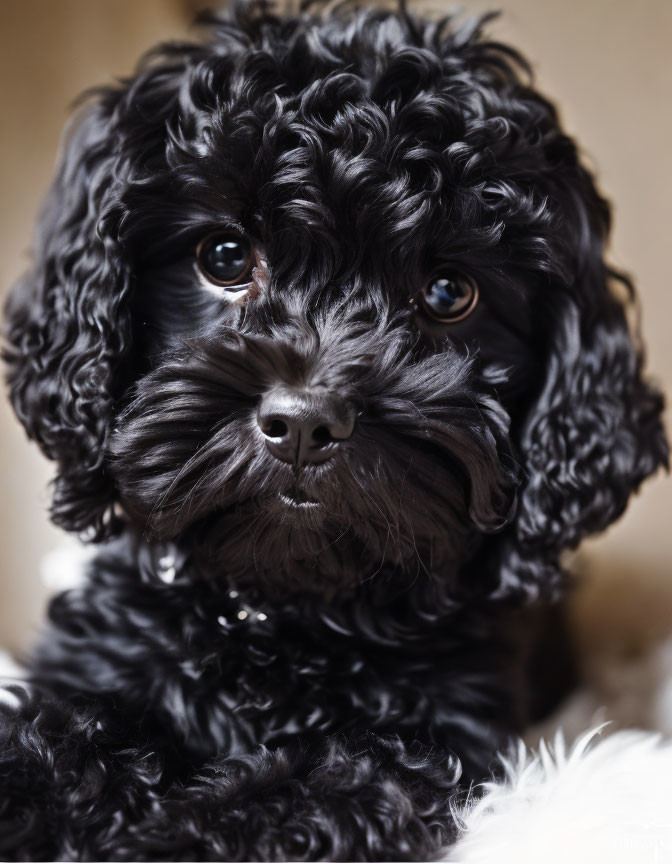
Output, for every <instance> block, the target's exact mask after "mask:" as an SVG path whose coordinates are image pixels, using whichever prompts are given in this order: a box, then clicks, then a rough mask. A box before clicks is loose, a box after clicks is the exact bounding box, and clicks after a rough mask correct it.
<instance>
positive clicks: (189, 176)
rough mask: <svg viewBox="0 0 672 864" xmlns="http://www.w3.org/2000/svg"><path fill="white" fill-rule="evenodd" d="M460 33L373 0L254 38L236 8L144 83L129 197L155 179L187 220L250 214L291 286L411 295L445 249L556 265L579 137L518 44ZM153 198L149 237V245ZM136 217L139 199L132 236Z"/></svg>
mask: <svg viewBox="0 0 672 864" xmlns="http://www.w3.org/2000/svg"><path fill="white" fill-rule="evenodd" d="M444 31H445V27H444V28H443V29H442V27H441V26H440V25H438V24H436V25H426V26H425V29H424V31H422V32H420V31H418V32H416V33H413V32H411V31H409V30H408V29H407V28H404V27H403V26H402V25H401V23H400V22H399V20H398V19H396V18H390V17H385V16H379V15H377V14H375V13H362V14H360V15H358V16H355V17H354V18H353V19H352V20H351V22H350V23H349V24H348V25H347V26H346V27H343V26H341V24H340V23H338V22H337V21H335V20H333V19H330V18H327V19H325V20H323V21H320V20H319V19H317V20H316V19H306V20H305V21H304V22H303V23H302V22H301V20H299V22H298V23H296V25H295V26H294V27H293V28H288V29H287V31H286V32H284V31H283V30H282V29H280V30H273V29H268V30H262V31H261V34H257V38H256V40H255V41H254V42H252V41H251V38H250V36H249V34H247V35H246V34H245V33H244V32H243V31H241V30H238V29H236V28H232V27H231V26H229V25H226V24H225V23H223V22H220V23H219V25H218V26H216V27H215V28H214V31H213V38H212V41H211V42H210V43H209V44H208V45H206V46H198V47H193V46H192V47H191V48H189V49H185V52H184V55H183V56H182V58H181V59H182V63H183V64H184V65H183V66H180V67H179V69H178V72H174V71H173V73H172V74H170V67H169V68H168V70H167V72H166V74H165V75H159V76H156V73H155V72H154V77H153V78H151V79H150V80H147V81H146V82H145V86H144V87H142V86H140V85H139V84H136V86H134V87H133V88H132V89H131V90H130V91H129V94H128V96H127V97H126V98H127V99H128V100H130V99H132V100H133V103H134V109H135V110H134V112H133V115H132V117H133V123H134V124H137V123H138V117H140V118H145V130H144V136H143V137H144V138H145V141H146V146H144V147H139V146H138V137H139V135H138V131H137V130H134V134H131V135H124V134H123V127H122V137H121V141H120V144H121V147H122V150H125V151H126V153H127V156H128V159H129V161H130V162H131V163H132V164H133V165H135V166H136V171H137V174H138V181H139V182H141V183H142V184H143V185H142V188H138V185H136V184H133V185H131V187H130V188H128V189H127V190H126V194H127V195H129V196H130V199H128V200H131V201H132V202H133V205H134V206H135V202H136V196H138V195H139V196H141V197H142V196H148V197H150V198H151V195H152V191H153V189H155V190H156V192H157V197H158V203H159V205H160V208H159V210H160V212H157V214H156V218H157V220H159V221H162V222H163V224H164V225H165V220H166V217H167V215H170V216H171V218H173V219H174V221H175V222H176V223H177V225H178V227H179V228H181V229H182V228H184V227H185V222H187V220H188V219H193V220H197V219H199V218H200V219H202V220H203V221H204V222H205V223H206V224H215V225H216V224H221V222H222V220H223V219H224V218H233V219H235V220H236V221H237V222H242V223H243V225H244V226H245V227H246V228H247V229H248V230H249V231H250V232H251V233H252V234H253V235H255V234H256V235H257V236H259V238H260V239H261V240H262V241H263V242H264V243H265V245H266V246H267V247H268V250H267V251H268V254H269V258H270V260H271V263H272V264H273V268H274V275H275V277H276V279H277V281H278V282H280V283H282V284H283V286H284V287H285V288H286V287H287V286H288V284H292V285H295V286H302V287H305V286H306V285H309V286H310V287H318V288H319V289H322V288H323V287H324V285H325V283H330V282H334V281H337V282H338V281H342V282H345V283H346V284H347V285H348V286H349V287H352V282H353V279H356V281H357V282H358V283H360V284H361V283H364V284H366V285H368V286H374V288H375V287H378V286H379V285H380V283H381V280H384V285H385V291H386V293H387V294H388V296H391V297H392V296H396V297H397V298H398V299H405V298H408V296H409V292H411V293H412V292H413V291H414V290H417V287H418V284H419V283H420V284H421V283H422V280H423V279H426V278H427V276H428V275H429V274H428V270H430V272H431V270H432V269H433V268H436V267H437V266H439V265H440V264H442V263H444V262H445V261H450V262H452V263H457V264H460V263H461V264H464V265H465V266H467V267H470V268H472V269H477V270H478V272H479V273H483V272H485V273H492V272H494V271H495V270H496V269H500V270H502V268H503V266H504V265H505V264H508V265H509V266H508V272H506V273H505V274H504V275H505V276H506V277H509V278H510V275H511V271H512V270H513V268H512V267H511V262H512V260H515V266H516V267H518V268H522V269H525V268H527V269H528V270H536V269H538V268H541V269H543V263H542V259H543V257H544V256H543V253H544V252H548V251H549V249H551V247H552V244H553V230H552V223H553V218H552V217H553V213H552V210H553V204H552V198H553V193H554V191H557V183H558V182H561V181H560V178H558V177H556V175H555V173H554V170H553V168H554V162H555V161H556V160H557V159H558V158H559V156H560V151H561V149H562V148H563V147H566V146H571V145H568V141H567V139H565V138H564V136H562V135H559V133H558V130H557V128H556V126H555V115H554V112H553V111H552V109H550V107H549V106H548V105H547V104H546V103H544V102H543V100H540V99H538V97H536V95H535V94H533V93H532V91H530V90H529V89H528V88H527V87H526V86H525V85H524V84H523V83H521V80H520V78H519V74H520V73H521V72H523V73H524V67H523V66H522V64H521V65H519V66H517V65H516V60H515V57H513V55H512V52H510V51H509V50H508V49H503V48H501V47H500V46H497V45H495V44H492V43H481V42H479V41H478V39H476V38H475V28H474V25H473V24H472V25H471V26H470V27H466V28H464V29H463V30H462V31H460V30H458V31H457V32H456V33H455V34H453V35H450V34H449V33H448V32H447V31H445V32H444ZM512 57H513V59H512ZM145 74H146V75H150V74H152V69H151V67H150V69H149V70H148V71H147V73H145ZM140 125H142V120H141V121H140ZM159 126H160V127H161V132H162V133H163V134H161V135H160V136H159V135H157V134H156V133H157V132H158V129H159ZM164 130H167V131H168V133H169V134H168V135H167V136H166V135H165V132H164ZM160 142H163V146H164V147H165V153H164V154H163V156H162V158H159V157H160V156H161V154H159V153H157V152H156V150H155V149H154V148H156V147H157V145H159V146H160ZM150 147H151V148H152V149H151V150H150ZM150 158H151V162H148V160H149V159H150ZM157 162H158V163H159V164H160V163H163V165H164V166H165V170H167V172H168V173H169V176H170V188H169V189H167V188H166V185H165V184H161V185H160V184H159V182H158V181H159V176H160V174H159V176H157V171H156V168H157V167H158V166H157ZM148 164H151V170H152V177H151V178H150V177H147V176H146V167H147V165H148ZM152 180H153V182H152ZM171 194H172V195H174V196H175V200H174V202H173V208H174V209H173V211H172V212H167V208H169V205H170V195H171ZM167 199H168V200H167ZM148 207H149V202H146V203H145V205H144V206H143V207H142V217H141V218H142V228H143V229H144V230H143V231H142V232H141V237H140V238H135V239H136V240H137V242H138V244H139V245H140V246H143V248H144V241H145V237H146V231H147V230H148V229H149V228H150V227H151V213H148ZM135 209H137V207H136V208H135ZM185 210H186V211H187V212H185ZM133 224H134V222H133V215H132V214H130V216H129V217H128V219H127V221H126V223H125V227H126V230H127V231H128V232H129V233H131V234H132V226H133ZM557 257H558V258H559V260H558V262H557V267H558V269H559V271H560V272H557V273H555V274H554V275H555V276H556V277H558V278H560V279H562V278H563V276H564V275H565V274H563V272H562V269H563V266H566V262H563V261H562V259H561V256H557Z"/></svg>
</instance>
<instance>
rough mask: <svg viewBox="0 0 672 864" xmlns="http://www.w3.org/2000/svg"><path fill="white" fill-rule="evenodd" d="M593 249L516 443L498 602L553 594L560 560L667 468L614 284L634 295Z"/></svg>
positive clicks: (562, 308) (657, 405)
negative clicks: (513, 502)
mask: <svg viewBox="0 0 672 864" xmlns="http://www.w3.org/2000/svg"><path fill="white" fill-rule="evenodd" d="M605 227H608V223H607V224H606V225H605ZM592 246H593V251H592V253H591V254H592V255H593V260H592V261H591V262H589V265H588V266H587V267H586V268H585V270H584V273H583V276H582V278H581V279H579V280H578V283H577V284H576V285H575V286H573V289H574V290H573V292H572V293H573V294H574V296H571V295H570V294H567V295H564V296H561V297H560V298H559V304H558V306H557V307H556V309H555V315H556V323H555V327H554V328H553V329H551V331H550V332H551V333H552V338H551V340H550V346H551V347H550V351H549V354H548V359H547V368H546V377H545V382H544V384H543V388H542V390H541V393H540V394H539V396H538V397H537V399H536V400H535V403H534V406H533V408H532V410H531V411H530V413H529V415H528V417H527V419H526V422H525V423H524V425H523V428H522V431H521V434H520V442H519V447H520V453H521V454H522V460H523V470H524V476H525V481H524V487H523V488H522V491H521V493H520V500H519V508H518V513H517V517H516V520H515V522H514V524H513V525H512V530H511V531H510V532H507V534H506V535H505V538H504V550H505V552H504V555H503V560H500V562H499V578H500V587H499V589H498V591H497V593H499V594H504V595H508V594H509V593H511V592H512V591H513V593H514V594H516V593H520V592H521V591H522V592H523V593H527V594H529V595H531V596H533V597H535V596H537V595H539V594H540V593H545V594H547V593H551V594H552V593H553V592H554V591H555V590H556V589H557V588H558V587H559V586H560V584H561V583H562V581H563V578H562V577H563V574H562V569H561V566H560V560H559V559H560V555H561V553H562V552H563V550H566V549H573V548H575V547H576V546H577V545H578V544H579V542H580V541H581V540H582V539H583V538H584V537H586V536H587V535H589V534H594V533H597V532H599V531H602V530H604V529H605V528H606V527H607V526H608V525H610V524H611V523H612V522H613V521H615V520H616V519H617V518H618V517H619V516H620V515H621V514H622V513H623V511H624V510H625V508H626V505H627V503H628V499H629V498H630V495H631V494H632V493H633V492H635V491H636V490H637V489H638V487H639V485H640V484H641V483H642V481H643V480H644V479H646V478H647V477H648V476H649V475H651V474H653V473H654V472H655V471H656V470H657V469H658V468H660V467H661V466H665V467H666V468H667V467H668V444H667V440H666V437H665V432H664V429H663V425H662V422H661V415H662V411H663V408H664V400H663V397H662V395H661V393H660V392H659V391H658V390H657V389H656V388H655V386H653V385H652V384H651V383H650V382H648V381H647V380H646V379H645V378H644V376H643V366H644V356H643V351H642V348H641V346H640V343H639V336H638V333H637V331H636V330H635V331H634V332H631V331H630V328H629V326H628V321H627V317H626V306H625V305H624V304H623V303H621V302H620V301H618V300H617V299H616V298H615V297H614V296H613V295H612V293H611V292H610V289H609V285H608V283H609V281H610V280H612V281H613V280H617V281H619V282H621V283H622V284H623V285H624V286H625V287H626V288H627V289H628V292H629V295H630V300H631V301H633V302H634V299H635V293H634V287H633V286H632V284H631V282H630V281H629V279H628V278H627V277H625V276H623V275H622V274H619V273H616V272H615V271H612V270H609V269H608V268H606V267H604V265H603V263H602V244H601V242H598V241H596V240H595V237H593V243H592ZM596 274H599V276H600V281H599V282H598V283H597V284H595V283H593V282H592V280H593V278H594V277H595V275H596ZM581 307H583V308H581ZM591 307H592V308H591Z"/></svg>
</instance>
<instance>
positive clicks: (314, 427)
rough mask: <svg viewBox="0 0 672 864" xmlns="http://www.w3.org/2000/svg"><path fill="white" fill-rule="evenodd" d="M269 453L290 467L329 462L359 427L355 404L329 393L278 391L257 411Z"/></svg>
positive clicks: (264, 400)
mask: <svg viewBox="0 0 672 864" xmlns="http://www.w3.org/2000/svg"><path fill="white" fill-rule="evenodd" d="M257 424H258V426H259V428H260V429H261V432H262V434H263V436H264V439H265V443H266V447H267V448H268V451H269V453H271V454H272V455H273V456H275V458H276V459H279V460H280V461H281V462H286V463H288V464H289V465H303V464H305V463H310V462H312V463H315V462H325V461H326V460H327V459H329V458H331V456H333V455H334V453H335V451H336V450H337V448H338V446H339V444H340V443H341V442H342V441H347V439H348V438H350V436H351V435H352V431H353V429H354V427H355V411H354V408H353V406H352V405H351V404H349V403H348V402H346V401H344V400H342V399H340V398H339V397H338V396H336V395H334V394H332V393H329V392H325V393H320V394H317V393H314V392H304V391H300V390H285V389H283V390H274V391H272V392H271V393H267V394H266V395H265V396H264V397H263V399H262V401H261V403H260V405H259V409H258V411H257Z"/></svg>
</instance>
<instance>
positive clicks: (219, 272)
mask: <svg viewBox="0 0 672 864" xmlns="http://www.w3.org/2000/svg"><path fill="white" fill-rule="evenodd" d="M253 260H254V254H253V251H252V245H251V243H250V241H249V240H248V239H247V238H246V237H243V236H241V235H240V234H235V233H233V232H232V231H217V232H216V233H214V234H209V235H208V236H207V237H205V238H204V239H203V240H201V242H200V243H199V244H198V246H197V247H196V261H197V263H198V267H199V270H200V271H201V273H202V274H203V276H205V278H206V279H207V280H208V282H212V283H213V285H222V286H233V285H241V284H243V282H244V281H245V280H246V279H247V277H248V276H249V275H250V271H251V270H252V264H253Z"/></svg>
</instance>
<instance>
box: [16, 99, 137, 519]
mask: <svg viewBox="0 0 672 864" xmlns="http://www.w3.org/2000/svg"><path fill="white" fill-rule="evenodd" d="M109 93H111V91H109ZM109 93H108V95H109ZM108 101H109V100H108ZM111 111H112V105H108V106H107V107H106V106H105V103H104V100H103V99H100V100H99V101H97V102H96V103H95V104H89V105H87V106H86V108H84V109H83V111H82V113H81V114H80V116H79V117H78V118H77V119H76V121H75V124H74V128H73V129H72V130H71V131H70V134H69V136H68V137H67V138H66V141H65V144H64V149H63V153H62V157H61V161H60V165H59V168H58V172H57V176H56V179H55V181H54V183H53V186H52V189H51V192H50V193H49V196H48V198H47V201H46V203H45V207H44V210H43V213H42V216H41V218H40V220H39V222H38V226H37V231H36V236H35V240H34V248H33V265H32V268H31V270H30V271H29V272H28V273H27V274H26V275H25V276H24V277H23V278H22V279H21V280H20V282H19V283H18V284H17V285H16V286H15V287H14V289H13V291H12V293H11V295H10V298H9V301H8V303H7V307H6V310H5V311H6V322H5V337H6V347H5V359H6V361H7V363H8V382H9V385H10V398H11V401H12V404H13V406H14V410H15V411H16V414H17V416H18V418H19V420H20V421H21V422H22V423H23V425H24V426H25V428H26V431H27V432H28V435H29V437H30V438H34V439H35V440H36V441H37V442H38V443H39V445H40V446H41V448H42V450H43V451H44V453H45V454H46V455H47V456H48V457H49V458H50V459H53V460H55V461H56V463H57V477H56V480H55V488H54V499H53V504H52V518H53V519H54V521H55V522H56V523H57V524H59V525H62V526H63V527H65V528H67V529H69V530H73V531H81V530H84V529H85V528H89V529H90V528H91V527H93V529H94V530H95V533H96V534H97V535H98V536H101V535H102V534H103V533H104V531H105V525H106V524H107V523H109V520H110V515H111V504H112V490H111V487H110V486H109V481H108V478H107V477H106V476H105V472H104V470H103V465H102V459H103V451H104V442H105V439H106V435H107V430H108V425H109V421H110V415H111V410H112V405H113V402H114V399H115V395H116V391H117V387H118V376H119V374H120V369H121V366H122V363H123V358H124V357H125V355H126V354H127V352H128V350H129V344H130V321H129V315H128V312H127V310H126V305H127V304H126V298H127V295H128V293H129V286H130V274H129V272H128V269H127V267H126V265H125V262H124V257H123V255H122V254H121V252H120V250H119V247H118V243H117V240H116V236H115V235H116V232H117V229H118V224H117V222H118V208H117V183H116V182H115V176H118V173H119V172H118V171H117V170H116V169H117V162H118V158H119V157H118V156H117V155H116V154H115V146H116V143H117V142H116V141H115V136H114V135H113V134H111V129H110V115H111Z"/></svg>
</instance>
